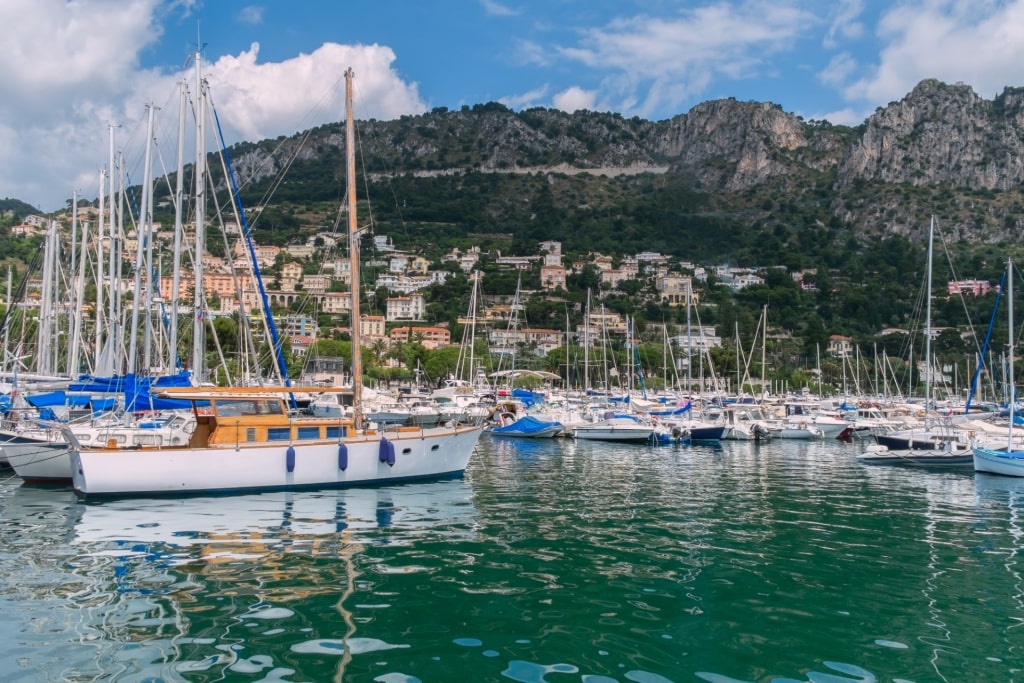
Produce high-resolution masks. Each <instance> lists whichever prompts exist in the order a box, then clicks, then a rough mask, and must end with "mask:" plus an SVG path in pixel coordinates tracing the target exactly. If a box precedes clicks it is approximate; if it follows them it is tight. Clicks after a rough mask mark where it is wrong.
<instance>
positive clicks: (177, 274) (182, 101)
mask: <svg viewBox="0 0 1024 683" xmlns="http://www.w3.org/2000/svg"><path fill="white" fill-rule="evenodd" d="M180 88H181V93H180V97H179V100H178V158H177V166H176V168H175V174H176V177H175V179H174V254H173V256H172V258H173V259H174V260H173V261H172V264H173V265H172V266H171V291H170V296H169V297H167V298H168V299H169V300H170V303H171V319H170V322H169V325H170V328H169V332H168V336H169V337H170V342H169V344H168V346H169V347H170V351H171V366H172V367H173V368H174V369H175V370H177V369H178V298H179V297H178V288H179V287H180V286H181V233H182V216H183V214H184V211H185V205H184V200H185V113H186V111H187V102H186V100H187V99H188V85H187V84H186V83H185V81H182V82H181V84H180Z"/></svg>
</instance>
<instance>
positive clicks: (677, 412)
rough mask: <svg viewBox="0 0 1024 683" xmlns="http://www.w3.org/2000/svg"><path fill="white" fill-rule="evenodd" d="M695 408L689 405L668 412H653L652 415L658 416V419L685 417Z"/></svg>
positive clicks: (670, 409)
mask: <svg viewBox="0 0 1024 683" xmlns="http://www.w3.org/2000/svg"><path fill="white" fill-rule="evenodd" d="M691 408H693V404H692V403H687V404H686V405H685V406H681V407H678V408H669V409H667V410H652V411H651V415H657V416H658V417H671V416H673V415H683V414H684V413H687V412H689V411H690V409H691Z"/></svg>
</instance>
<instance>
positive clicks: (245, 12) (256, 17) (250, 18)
mask: <svg viewBox="0 0 1024 683" xmlns="http://www.w3.org/2000/svg"><path fill="white" fill-rule="evenodd" d="M264 10H265V8H264V7H260V6H259V5H246V6H245V7H243V8H242V9H241V11H239V12H238V20H239V21H241V22H242V23H243V24H262V23H263V12H264Z"/></svg>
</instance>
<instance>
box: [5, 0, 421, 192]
mask: <svg viewBox="0 0 1024 683" xmlns="http://www.w3.org/2000/svg"><path fill="white" fill-rule="evenodd" d="M192 4H193V0H186V1H180V0H179V1H176V2H174V3H172V4H170V5H168V4H167V3H161V2H160V1H159V0H134V1H133V2H123V1H122V0H71V1H70V2H69V1H68V0H5V2H3V3H0V22H3V23H4V24H5V25H7V26H18V27H19V28H18V30H17V31H8V32H7V34H6V37H5V43H4V49H3V50H0V92H3V93H4V97H3V98H0V196H10V197H17V198H19V199H22V200H24V201H26V202H29V203H31V204H34V205H36V206H38V207H39V208H40V209H42V210H44V211H52V210H54V209H57V208H60V207H62V206H63V205H64V200H65V199H67V198H70V196H71V193H72V190H73V189H74V188H75V187H77V188H78V189H79V190H80V191H81V196H84V197H90V198H91V197H94V196H95V195H96V192H97V180H96V178H97V175H98V170H99V169H100V168H101V167H103V166H106V163H107V157H108V152H107V150H108V135H107V125H108V124H109V123H111V122H113V123H116V124H119V125H120V126H121V128H119V129H118V130H117V142H116V146H117V148H118V149H122V148H123V149H125V153H126V156H128V157H130V156H131V154H132V150H131V146H132V145H134V146H135V147H141V145H142V142H141V141H142V139H143V138H144V135H143V133H144V124H143V122H144V118H145V103H146V102H154V103H156V104H157V105H158V106H160V107H161V110H160V113H159V115H160V121H159V122H158V126H159V129H158V132H157V135H158V136H161V135H162V136H163V139H162V140H158V143H159V144H160V145H161V148H162V150H164V151H163V154H164V157H163V161H164V162H165V163H172V164H173V159H174V153H173V152H167V151H166V150H167V149H169V148H174V147H175V146H176V131H177V123H176V120H175V121H173V122H171V119H176V118H177V109H178V107H177V95H176V92H177V89H178V88H177V83H178V82H179V81H180V80H182V79H183V78H184V79H187V80H191V79H192V72H191V70H189V69H183V70H182V71H181V72H180V73H160V72H158V71H155V70H147V69H142V68H140V58H139V56H140V54H141V53H142V52H143V51H144V50H148V49H151V47H152V46H153V45H154V44H155V42H156V41H157V40H158V39H159V38H160V36H161V34H162V31H161V28H160V21H162V20H163V19H165V18H166V15H165V13H166V12H168V11H171V10H175V11H178V12H185V13H187V12H188V11H190V10H191V8H192ZM258 54H259V50H258V46H257V45H255V44H254V45H253V46H252V47H251V48H250V49H249V50H247V51H244V52H242V53H240V54H238V55H228V56H223V57H219V58H215V59H213V60H211V61H210V62H208V63H206V64H205V65H204V71H205V74H206V76H207V79H208V81H209V83H210V87H211V92H212V97H213V101H214V103H215V105H216V107H217V109H218V114H219V118H220V121H221V123H222V124H223V125H224V128H225V137H226V138H227V141H228V143H229V144H230V143H233V142H237V141H239V140H243V139H244V140H257V139H262V138H266V137H277V136H278V135H290V134H292V133H294V132H296V131H299V130H302V129H305V128H309V127H312V126H316V125H320V124H322V123H325V122H330V121H338V120H341V119H342V118H343V116H344V112H343V107H344V104H343V94H342V92H341V90H342V88H341V87H340V83H341V78H342V74H343V72H344V70H345V69H346V68H347V67H352V68H353V70H354V72H355V76H356V79H355V84H356V107H357V110H356V115H357V117H359V118H370V117H373V118H380V119H390V118H394V117H396V116H399V115H401V114H410V113H419V112H422V111H424V110H425V109H426V104H425V103H424V102H423V101H422V99H421V98H420V96H419V93H418V90H417V86H416V84H415V83H406V82H404V81H402V79H401V78H400V77H399V76H398V74H397V72H396V71H395V70H394V69H393V68H392V64H393V62H394V61H395V54H394V52H393V51H392V50H391V49H390V48H388V47H383V46H379V45H356V46H344V45H338V44H330V43H329V44H326V45H323V46H321V47H320V48H318V49H316V50H314V51H313V52H311V53H309V54H300V55H298V56H296V57H294V58H291V59H287V60H284V61H281V62H274V63H259V62H258V61H257V57H258ZM332 84H334V85H335V86H336V87H335V88H333V89H332V87H331V86H332ZM212 139H213V136H212V134H211V136H210V140H211V145H212ZM137 154H138V156H140V157H141V151H139V152H138V153H137ZM190 156H191V153H189V154H187V157H186V158H188V157H190ZM128 164H129V168H133V165H132V164H134V165H135V166H134V167H136V168H137V165H138V161H137V160H134V161H133V160H132V159H131V158H129V159H128ZM139 180H141V171H135V172H134V175H133V177H132V181H133V182H138V181H139Z"/></svg>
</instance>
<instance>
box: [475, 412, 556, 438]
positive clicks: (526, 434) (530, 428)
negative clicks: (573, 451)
mask: <svg viewBox="0 0 1024 683" xmlns="http://www.w3.org/2000/svg"><path fill="white" fill-rule="evenodd" d="M562 429H563V427H562V423H561V422H552V421H547V420H541V419H539V418H536V417H534V416H533V415H524V416H522V417H520V418H519V419H518V420H514V421H511V422H509V423H508V424H505V425H501V426H498V427H492V428H491V434H493V435H494V436H511V437H517V438H526V439H547V438H551V437H553V436H558V435H559V434H561V433H562Z"/></svg>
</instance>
